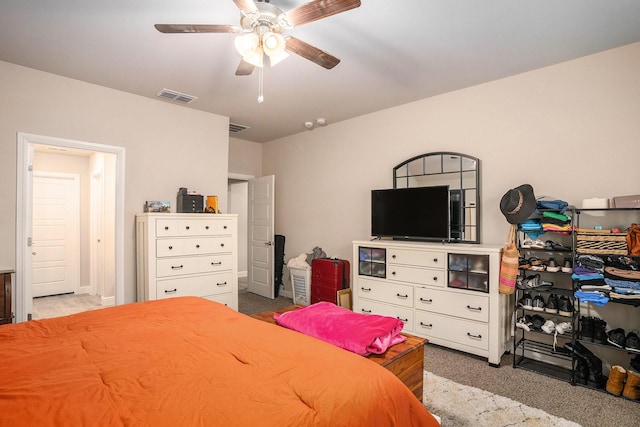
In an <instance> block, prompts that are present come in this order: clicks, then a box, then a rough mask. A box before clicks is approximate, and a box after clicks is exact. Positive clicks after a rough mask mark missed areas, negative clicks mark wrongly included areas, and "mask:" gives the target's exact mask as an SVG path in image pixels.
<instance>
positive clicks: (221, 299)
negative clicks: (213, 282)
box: [203, 292, 233, 307]
mask: <svg viewBox="0 0 640 427" xmlns="http://www.w3.org/2000/svg"><path fill="white" fill-rule="evenodd" d="M203 298H206V299H208V300H211V301H215V302H217V303H220V304H224V305H226V306H227V307H231V305H232V304H233V294H232V293H231V292H228V293H226V294H220V295H207V296H204V297H203Z"/></svg>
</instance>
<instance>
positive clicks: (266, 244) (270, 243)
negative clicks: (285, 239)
mask: <svg viewBox="0 0 640 427" xmlns="http://www.w3.org/2000/svg"><path fill="white" fill-rule="evenodd" d="M264 244H265V246H271V245H273V242H264Z"/></svg>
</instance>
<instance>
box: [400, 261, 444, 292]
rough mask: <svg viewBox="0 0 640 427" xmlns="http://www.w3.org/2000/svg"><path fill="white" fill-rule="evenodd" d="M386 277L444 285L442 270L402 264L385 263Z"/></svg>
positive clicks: (402, 280) (423, 283) (421, 283)
mask: <svg viewBox="0 0 640 427" xmlns="http://www.w3.org/2000/svg"><path fill="white" fill-rule="evenodd" d="M387 279H390V280H397V281H400V282H409V283H416V284H420V285H432V286H443V287H444V286H446V285H447V284H446V283H445V272H444V270H432V269H429V268H418V267H407V266H404V265H394V264H388V265H387Z"/></svg>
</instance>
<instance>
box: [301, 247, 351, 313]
mask: <svg viewBox="0 0 640 427" xmlns="http://www.w3.org/2000/svg"><path fill="white" fill-rule="evenodd" d="M350 277H351V269H350V268H349V261H347V260H344V259H333V258H316V259H314V260H313V262H312V263H311V304H314V303H316V302H320V301H329V302H332V303H334V304H337V300H338V299H337V292H338V291H339V290H340V289H347V288H349V287H350V286H349V281H350Z"/></svg>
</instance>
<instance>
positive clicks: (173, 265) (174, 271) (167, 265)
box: [156, 258, 198, 277]
mask: <svg viewBox="0 0 640 427" xmlns="http://www.w3.org/2000/svg"><path fill="white" fill-rule="evenodd" d="M197 272H198V258H164V259H159V260H158V262H157V263H156V276H157V277H170V276H184V275H186V274H195V273H197Z"/></svg>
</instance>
